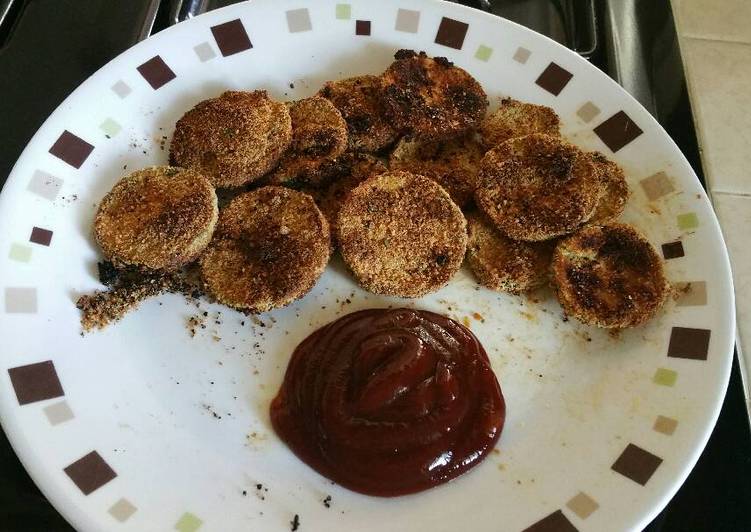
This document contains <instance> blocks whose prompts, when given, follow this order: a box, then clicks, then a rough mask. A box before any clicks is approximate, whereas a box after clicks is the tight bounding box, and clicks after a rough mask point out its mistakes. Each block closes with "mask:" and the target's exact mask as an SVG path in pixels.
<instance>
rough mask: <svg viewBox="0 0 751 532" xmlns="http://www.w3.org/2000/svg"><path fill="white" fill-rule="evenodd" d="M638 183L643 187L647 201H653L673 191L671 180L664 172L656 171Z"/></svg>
mask: <svg viewBox="0 0 751 532" xmlns="http://www.w3.org/2000/svg"><path fill="white" fill-rule="evenodd" d="M639 184H641V187H642V189H644V193H645V194H646V195H647V199H648V200H649V201H655V200H657V199H660V198H661V197H663V196H666V195H668V194H670V193H671V192H674V191H675V187H674V186H673V183H672V181H670V178H669V177H668V176H667V174H666V173H665V172H657V173H656V174H654V175H651V176H649V177H647V178H645V179H642V180H641V181H640V182H639Z"/></svg>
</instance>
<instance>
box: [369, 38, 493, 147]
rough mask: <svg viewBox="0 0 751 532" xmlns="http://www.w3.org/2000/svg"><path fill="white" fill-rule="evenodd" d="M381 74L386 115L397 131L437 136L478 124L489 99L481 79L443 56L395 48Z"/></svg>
mask: <svg viewBox="0 0 751 532" xmlns="http://www.w3.org/2000/svg"><path fill="white" fill-rule="evenodd" d="M394 58H395V59H396V61H394V62H393V63H392V64H391V66H389V68H387V69H386V71H385V72H384V73H383V75H382V76H381V83H382V85H381V86H382V89H381V98H382V100H383V105H384V110H385V112H386V117H387V119H388V120H389V121H390V122H391V124H392V125H393V126H394V127H395V128H396V129H397V130H398V131H400V132H401V133H404V134H408V135H411V136H415V137H418V138H420V139H426V140H442V139H446V138H449V137H452V136H454V135H459V134H462V133H466V132H468V131H469V130H470V129H473V128H475V127H477V126H478V125H479V123H480V121H481V120H482V118H483V117H484V116H485V111H486V109H487V107H488V99H487V96H486V94H485V91H484V90H483V89H482V87H481V86H480V84H479V83H478V82H477V80H475V79H474V78H473V77H472V76H471V75H469V74H468V73H467V72H466V71H465V70H463V69H461V68H459V67H457V66H454V64H453V63H451V62H450V61H449V60H447V59H446V58H445V57H435V58H430V57H428V56H427V55H426V54H425V52H420V53H419V54H417V53H415V52H414V51H412V50H399V51H398V52H397V53H396V54H395V55H394Z"/></svg>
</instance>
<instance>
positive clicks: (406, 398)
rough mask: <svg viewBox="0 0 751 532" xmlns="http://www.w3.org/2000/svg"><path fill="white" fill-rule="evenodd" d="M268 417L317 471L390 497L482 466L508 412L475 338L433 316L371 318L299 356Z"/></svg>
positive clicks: (387, 312) (399, 312) (408, 313)
mask: <svg viewBox="0 0 751 532" xmlns="http://www.w3.org/2000/svg"><path fill="white" fill-rule="evenodd" d="M270 413H271V422H272V424H273V426H274V430H275V431H276V432H277V434H278V435H279V436H280V437H281V439H282V440H284V442H285V443H286V444H287V445H288V446H289V447H290V449H292V451H293V452H294V453H295V454H296V455H297V456H298V457H299V458H300V459H302V460H303V461H304V462H306V463H307V464H308V465H309V466H311V467H312V468H314V469H315V470H316V471H318V472H319V473H321V474H322V475H324V476H326V477H328V478H330V479H331V480H334V481H335V482H337V483H339V484H341V485H342V486H345V487H347V488H349V489H352V490H354V491H358V492H361V493H366V494H369V495H377V496H385V497H389V496H396V495H403V494H407V493H414V492H417V491H422V490H425V489H428V488H431V487H433V486H436V485H438V484H442V483H444V482H447V481H449V480H451V479H453V478H455V477H457V476H458V475H461V474H462V473H464V472H465V471H467V470H468V469H470V468H472V467H473V466H475V465H477V464H478V463H479V462H480V461H481V460H483V459H484V458H485V457H486V455H487V454H488V453H489V452H490V451H491V450H492V448H493V447H494V445H495V443H496V441H497V440H498V438H499V437H500V434H501V430H502V428H503V422H504V419H505V403H504V400H503V396H502V394H501V388H500V386H499V385H498V381H497V380H496V378H495V375H494V374H493V371H492V369H491V367H490V363H489V361H488V356H487V354H486V353H485V350H484V349H483V347H482V345H480V342H479V341H478V340H477V338H476V337H475V336H474V335H473V334H472V332H470V331H469V329H467V328H465V327H463V326H462V325H460V324H459V323H457V322H455V321H453V320H451V319H449V318H446V317H444V316H441V315H439V314H435V313H432V312H428V311H423V310H411V309H370V310H362V311H359V312H354V313H352V314H349V315H347V316H344V317H342V318H339V319H338V320H336V321H334V322H331V323H329V324H328V325H325V326H324V327H322V328H320V329H318V330H317V331H316V332H314V333H313V334H311V335H310V336H309V337H308V338H306V339H305V340H304V341H303V342H302V343H301V344H300V345H299V346H298V347H297V349H296V350H295V352H294V353H293V355H292V359H291V360H290V363H289V366H288V367H287V373H286V375H285V377H284V382H283V383H282V386H281V389H280V390H279V393H278V395H277V396H276V398H274V400H273V401H272V403H271V412H270Z"/></svg>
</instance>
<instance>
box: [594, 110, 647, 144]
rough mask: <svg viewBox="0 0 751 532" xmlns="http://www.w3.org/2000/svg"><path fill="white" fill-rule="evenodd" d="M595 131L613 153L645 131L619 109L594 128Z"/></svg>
mask: <svg viewBox="0 0 751 532" xmlns="http://www.w3.org/2000/svg"><path fill="white" fill-rule="evenodd" d="M594 132H595V134H596V135H597V136H598V137H600V140H602V142H604V143H605V146H607V147H608V148H610V151H612V152H613V153H615V152H617V151H618V150H620V149H621V148H623V147H624V146H626V145H627V144H629V143H630V142H632V141H633V140H634V139H635V138H636V137H638V136H639V135H641V134H642V133H643V132H642V130H641V129H639V126H637V125H636V124H635V123H634V121H633V120H631V118H629V116H628V115H627V114H626V113H624V112H623V111H618V112H617V113H615V114H614V115H613V116H611V117H610V118H608V119H607V120H605V121H604V122H603V123H602V124H600V125H599V126H597V127H596V128H595V129H594Z"/></svg>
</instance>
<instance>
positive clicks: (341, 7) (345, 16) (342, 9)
mask: <svg viewBox="0 0 751 532" xmlns="http://www.w3.org/2000/svg"><path fill="white" fill-rule="evenodd" d="M336 18H338V19H340V20H349V19H350V18H352V6H351V5H349V4H336Z"/></svg>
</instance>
